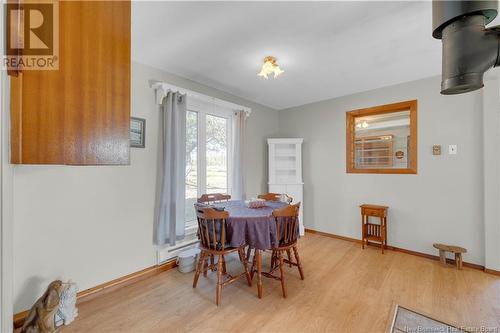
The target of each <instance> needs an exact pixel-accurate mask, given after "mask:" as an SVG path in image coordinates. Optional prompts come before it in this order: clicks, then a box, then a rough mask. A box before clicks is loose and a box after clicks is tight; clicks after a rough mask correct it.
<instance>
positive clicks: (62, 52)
mask: <svg viewBox="0 0 500 333" xmlns="http://www.w3.org/2000/svg"><path fill="white" fill-rule="evenodd" d="M130 10H131V8H130V1H60V2H59V70H24V71H22V70H21V72H20V73H19V75H18V76H17V77H16V76H11V162H12V163H15V164H68V165H123V164H125V165H126V164H129V152H130V144H129V136H130V133H129V132H130V65H131V60H130V34H131V31H130V27H131V16H130V15H131V13H130Z"/></svg>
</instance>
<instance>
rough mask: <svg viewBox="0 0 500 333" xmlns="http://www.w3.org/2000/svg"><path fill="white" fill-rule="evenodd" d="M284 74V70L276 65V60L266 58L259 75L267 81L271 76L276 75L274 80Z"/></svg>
mask: <svg viewBox="0 0 500 333" xmlns="http://www.w3.org/2000/svg"><path fill="white" fill-rule="evenodd" d="M284 72H285V71H284V70H282V69H281V68H280V66H278V64H277V63H276V58H275V57H271V56H269V57H265V58H264V64H263V65H262V68H261V70H260V72H259V74H257V75H258V76H262V77H263V78H265V79H267V78H268V75H269V74H272V73H274V78H277V77H278V76H279V75H281V74H283V73H284Z"/></svg>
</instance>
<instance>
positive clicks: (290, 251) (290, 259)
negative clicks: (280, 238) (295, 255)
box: [286, 249, 292, 267]
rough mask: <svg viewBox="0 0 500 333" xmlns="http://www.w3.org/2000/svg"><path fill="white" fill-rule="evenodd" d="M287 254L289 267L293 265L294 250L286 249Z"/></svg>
mask: <svg viewBox="0 0 500 333" xmlns="http://www.w3.org/2000/svg"><path fill="white" fill-rule="evenodd" d="M286 255H287V256H288V265H289V267H292V250H290V249H288V250H286Z"/></svg>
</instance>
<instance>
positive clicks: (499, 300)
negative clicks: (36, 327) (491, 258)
mask: <svg viewBox="0 0 500 333" xmlns="http://www.w3.org/2000/svg"><path fill="white" fill-rule="evenodd" d="M299 251H300V254H301V257H302V259H303V264H304V271H305V277H306V279H305V280H304V281H302V280H300V278H299V274H298V272H297V270H296V268H288V267H287V268H286V272H287V275H286V278H287V281H286V282H287V286H288V297H287V298H286V299H283V298H282V296H281V288H280V284H279V281H274V280H270V279H264V297H263V298H262V299H258V298H257V289H256V285H255V284H254V286H253V287H252V288H250V287H248V286H247V284H246V282H245V280H243V279H241V280H239V281H237V282H235V283H234V284H232V285H230V286H228V287H225V288H224V289H223V291H222V305H221V306H219V307H217V306H215V283H214V281H215V274H213V273H211V274H209V277H208V278H207V279H206V278H203V277H201V278H200V282H199V283H198V287H197V288H196V289H193V288H192V287H191V285H192V279H193V273H190V274H182V273H179V272H178V271H177V270H176V269H174V270H170V271H168V272H165V273H162V274H159V275H156V276H154V277H152V278H149V279H147V280H144V281H140V282H137V283H135V284H133V285H129V286H127V287H124V288H122V289H119V290H116V291H113V292H111V293H108V294H105V295H103V296H100V297H98V298H95V299H93V300H89V301H87V302H82V303H80V304H78V308H79V312H80V314H79V317H78V318H77V320H76V321H75V322H74V323H73V324H71V326H68V327H64V328H63V330H62V332H64V333H69V332H106V333H111V332H176V331H183V332H216V331H217V332H221V331H222V332H288V333H290V332H386V331H387V328H388V326H389V324H390V321H391V320H392V315H393V313H392V311H393V306H394V304H395V303H399V304H402V305H404V306H406V307H408V308H411V309H413V310H416V311H420V312H422V313H427V314H431V315H432V317H433V318H436V319H439V320H442V321H445V322H449V323H454V324H457V325H464V326H468V327H481V326H485V327H493V328H497V331H494V332H499V330H498V327H500V277H498V276H495V275H491V274H486V273H483V272H481V271H478V270H474V269H470V268H464V269H463V270H461V271H458V270H456V269H455V268H453V266H451V265H450V266H448V267H442V266H440V264H439V262H437V261H433V260H429V259H425V258H421V257H416V256H412V255H408V254H404V253H401V252H393V251H387V252H386V253H385V254H384V255H382V254H381V253H380V250H379V249H377V248H373V247H369V248H368V249H365V250H361V246H360V245H359V244H355V243H352V242H348V241H343V240H337V239H332V238H327V237H324V236H319V235H313V234H307V235H306V236H305V237H303V238H302V239H301V240H300V242H299ZM266 262H268V260H266ZM232 270H234V271H236V270H239V266H237V265H236V262H234V261H233V262H232V263H230V264H228V271H232ZM255 280H256V279H255V277H254V282H255Z"/></svg>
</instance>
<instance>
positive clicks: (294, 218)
mask: <svg viewBox="0 0 500 333" xmlns="http://www.w3.org/2000/svg"><path fill="white" fill-rule="evenodd" d="M299 209H300V202H299V203H297V204H295V205H288V206H286V207H284V208H279V209H276V210H274V211H273V217H274V220H275V222H276V240H277V244H276V246H275V247H273V248H272V249H271V250H272V254H271V268H270V270H269V272H263V273H262V275H263V276H265V277H269V278H273V279H275V280H279V281H281V290H282V292H283V297H286V296H287V291H286V286H285V275H284V265H285V263H287V264H289V265H290V266H296V267H297V268H298V270H299V274H300V278H301V279H302V280H304V271H303V269H302V264H301V262H300V256H299V251H298V249H297V240H298V237H299ZM292 251H293V254H294V257H295V261H293V260H292V254H291V252H292ZM285 252H286V253H287V257H288V259H284V258H283V254H284V253H285ZM254 266H255V259H254V260H253V263H252V272H253V271H254V269H255V267H254ZM278 269H279V271H280V276H276V275H274V272H275V271H276V270H278Z"/></svg>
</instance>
